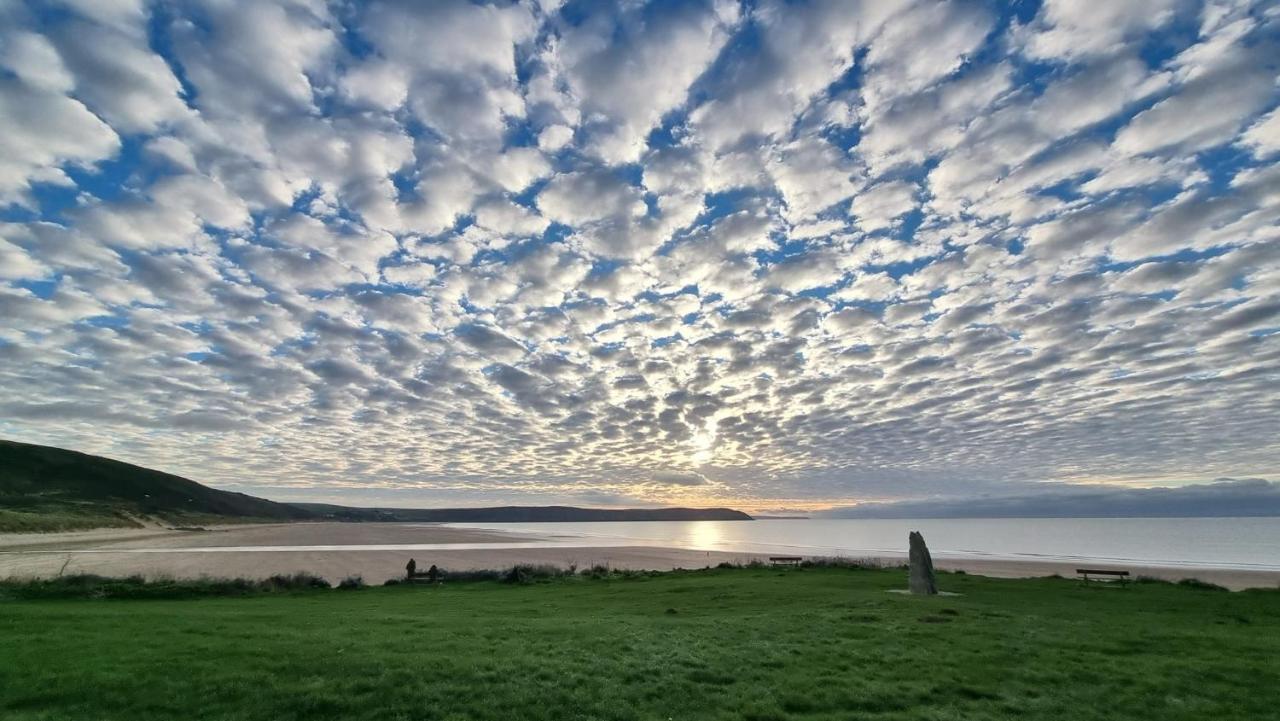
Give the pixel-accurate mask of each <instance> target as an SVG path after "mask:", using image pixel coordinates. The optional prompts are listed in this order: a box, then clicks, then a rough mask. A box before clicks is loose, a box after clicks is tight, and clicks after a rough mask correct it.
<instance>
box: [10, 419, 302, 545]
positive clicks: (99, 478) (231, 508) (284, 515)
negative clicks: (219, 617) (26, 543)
mask: <svg viewBox="0 0 1280 721" xmlns="http://www.w3.org/2000/svg"><path fill="white" fill-rule="evenodd" d="M135 514H136V515H146V516H159V517H162V518H166V519H170V520H175V521H181V520H184V519H193V518H201V517H206V516H213V517H215V518H214V519H212V520H217V517H226V518H228V519H232V518H262V519H278V520H293V519H302V518H310V517H311V514H310V513H309V512H307V511H306V510H303V509H301V508H298V507H296V506H290V505H288V504H284V503H275V502H274V501H268V500H265V499H262V498H256V497H254V496H248V495H245V494H243V493H232V492H230V491H219V490H217V489H214V488H209V487H208V486H203V485H200V484H199V483H196V482H195V481H192V480H189V479H186V478H182V477H181V476H175V475H172V474H169V473H162V472H160V471H155V470H151V469H149V468H143V467H141V466H135V465H133V464H130V463H123V462H121V461H115V460H111V459H110V458H103V457H101V456H92V455H89V454H86V453H78V452H76V451H68V450H64V449H61V448H53V447H50V446H37V445H31V444H27V443H18V442H15V441H6V440H0V530H8V531H23V530H68V529H71V528H88V527H93V526H103V525H131V522H130V520H129V517H130V516H131V515H135ZM206 520H209V519H206Z"/></svg>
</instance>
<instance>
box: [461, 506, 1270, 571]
mask: <svg viewBox="0 0 1280 721" xmlns="http://www.w3.org/2000/svg"><path fill="white" fill-rule="evenodd" d="M446 525H448V526H451V527H457V528H472V529H486V530H493V531H505V532H508V533H516V534H522V535H534V536H539V537H544V538H548V539H550V540H548V541H547V542H548V543H554V544H556V545H560V546H563V545H568V544H571V543H573V542H574V540H575V539H581V541H582V545H590V546H615V545H651V546H660V547H666V548H683V549H692V550H701V551H721V552H726V551H727V552H740V553H778V554H791V555H803V556H842V557H854V558H857V557H881V556H889V557H893V556H897V555H905V554H906V552H907V533H908V532H909V531H920V532H921V533H923V534H924V536H925V539H926V540H927V541H928V543H929V548H930V550H931V552H932V554H933V555H934V556H935V557H937V558H944V559H945V558H953V559H977V558H983V559H992V560H1024V561H1080V562H1084V561H1094V562H1099V563H1111V564H1125V563H1129V564H1135V565H1138V564H1141V565H1154V566H1171V567H1188V568H1230V569H1241V570H1280V518H1266V517H1241V518H1227V517H1216V518H921V519H910V518H907V519H897V518H894V519H827V518H822V519H818V518H809V519H802V518H794V519H792V518H788V519H760V520H755V521H751V522H743V521H637V522H626V521H623V522H616V521H615V522H589V523H450V524H446Z"/></svg>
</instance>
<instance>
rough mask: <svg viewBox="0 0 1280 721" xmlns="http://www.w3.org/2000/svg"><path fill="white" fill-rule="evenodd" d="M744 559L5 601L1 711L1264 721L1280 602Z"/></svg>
mask: <svg viewBox="0 0 1280 721" xmlns="http://www.w3.org/2000/svg"><path fill="white" fill-rule="evenodd" d="M940 580H941V586H942V587H943V589H944V590H950V591H956V592H959V593H961V594H962V595H960V596H955V597H934V598H917V597H911V596H905V595H897V594H890V593H886V591H887V590H888V589H891V588H901V587H904V586H905V584H906V574H905V572H904V571H899V570H893V571H890V570H884V571H879V570H849V569H798V570H792V569H788V570H781V571H775V570H761V569H733V570H712V571H697V572H677V573H671V574H663V575H659V576H652V577H645V578H613V579H586V578H572V579H562V580H556V581H550V582H545V583H536V584H530V585H506V584H500V583H496V582H477V583H455V584H451V585H445V586H443V587H439V588H430V587H391V588H374V589H366V590H360V591H336V590H334V591H329V590H321V591H311V592H297V593H285V594H272V595H260V596H250V597H243V598H198V599H190V600H46V601H14V600H8V601H0V718H3V719H5V720H6V721H7V720H9V719H131V720H132V719H180V718H200V719H270V720H272V721H275V720H278V719H691V718H697V719H704V718H705V719H886V720H887V719H939V720H941V719H1006V718H1009V719H1012V718H1018V719H1046V720H1048V719H1052V720H1053V721H1061V720H1063V719H1161V720H1165V721H1169V720H1173V719H1195V720H1196V721H1200V720H1202V719H1215V720H1221V719H1264V718H1278V717H1280V592H1276V591H1254V592H1245V593H1226V592H1223V591H1213V590H1202V589H1196V588H1189V587H1182V586H1173V585H1168V584H1132V585H1130V586H1129V587H1127V588H1119V587H1104V586H1101V585H1090V586H1088V587H1085V586H1082V585H1081V584H1079V583H1077V582H1075V581H1069V580H1062V579H1040V580H995V579H986V578H978V577H973V576H963V575H943V576H942V577H941V579H940Z"/></svg>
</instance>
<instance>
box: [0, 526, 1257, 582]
mask: <svg viewBox="0 0 1280 721" xmlns="http://www.w3.org/2000/svg"><path fill="white" fill-rule="evenodd" d="M591 540H592V539H581V538H579V539H572V538H568V537H563V536H554V535H544V536H536V535H533V534H528V533H524V534H517V533H511V532H506V531H497V530H492V529H472V528H457V527H452V526H449V525H439V524H421V523H412V524H401V523H334V522H314V523H313V522H306V523H281V524H260V525H250V526H225V527H216V528H211V529H210V530H207V531H179V530H167V529H154V528H148V529H99V530H94V531H77V532H66V533H54V534H3V535H0V578H6V577H12V578H38V577H43V578H48V577H53V576H57V575H66V574H75V573H94V574H98V575H102V576H130V575H143V576H147V577H170V578H198V577H216V578H265V577H267V576H271V575H275V574H288V573H295V572H306V573H312V574H315V575H318V576H322V577H324V578H325V579H327V580H329V581H331V582H337V581H339V580H342V579H343V578H346V577H348V576H360V577H361V578H363V579H364V581H365V582H366V583H370V584H380V583H383V582H384V581H387V580H390V579H393V578H401V577H403V575H404V566H405V564H406V563H407V562H408V560H409V559H410V558H414V559H415V561H416V562H417V564H418V566H419V567H420V568H422V567H425V566H429V565H432V564H434V565H437V566H439V567H440V568H443V569H447V570H456V571H462V570H475V569H501V568H509V567H511V566H513V565H516V564H551V565H555V566H560V567H576V568H578V569H586V568H589V567H591V566H597V565H604V566H608V567H610V568H615V569H634V570H654V571H669V570H672V569H676V568H686V569H693V568H704V567H707V566H716V565H718V564H721V563H734V564H745V563H750V562H753V561H763V562H766V563H767V562H768V557H769V555H770V554H769V553H761V552H749V551H742V552H735V551H715V550H694V549H688V548H673V547H665V546H655V545H644V544H631V545H593V544H592V543H591ZM548 544H553V545H548ZM796 555H802V556H804V557H805V558H822V556H810V555H806V554H796ZM855 560H863V557H855ZM865 560H867V561H870V562H875V563H881V564H884V565H891V566H892V565H899V564H903V563H906V554H905V552H904V553H902V554H892V553H888V554H887V553H876V554H868V555H867V556H865ZM934 563H935V566H936V567H937V568H938V569H939V570H942V571H952V572H959V571H962V572H965V573H970V574H974V575H981V576H990V577H995V578H1028V577H1041V576H1051V575H1060V576H1065V577H1074V576H1075V571H1076V569H1077V568H1085V567H1088V568H1099V567H1100V568H1111V569H1117V570H1125V571H1128V572H1129V573H1130V577H1131V578H1138V577H1150V578H1158V579H1162V580H1167V581H1179V580H1183V579H1187V578H1194V579H1197V580H1200V581H1205V582H1208V583H1213V584H1217V585H1220V586H1223V587H1225V588H1228V589H1231V590H1243V589H1247V588H1275V587H1277V586H1280V571H1277V570H1252V569H1239V568H1213V567H1204V566H1170V565H1153V564H1146V563H1117V562H1115V561H1090V560H1072V561H1064V560H1049V559H1046V560H1026V559H1007V558H971V557H964V558H961V557H948V556H946V555H945V554H935V555H934Z"/></svg>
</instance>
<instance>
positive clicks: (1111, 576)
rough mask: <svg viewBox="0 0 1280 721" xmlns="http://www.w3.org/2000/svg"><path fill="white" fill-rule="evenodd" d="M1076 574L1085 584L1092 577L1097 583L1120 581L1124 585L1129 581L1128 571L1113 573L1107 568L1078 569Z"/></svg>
mask: <svg viewBox="0 0 1280 721" xmlns="http://www.w3.org/2000/svg"><path fill="white" fill-rule="evenodd" d="M1076 574H1077V575H1078V576H1080V580H1082V581H1084V582H1085V583H1088V582H1089V577H1090V576H1093V580H1095V581H1119V582H1121V583H1124V582H1125V581H1127V580H1129V572H1128V571H1112V570H1109V569H1106V568H1077V569H1076Z"/></svg>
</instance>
